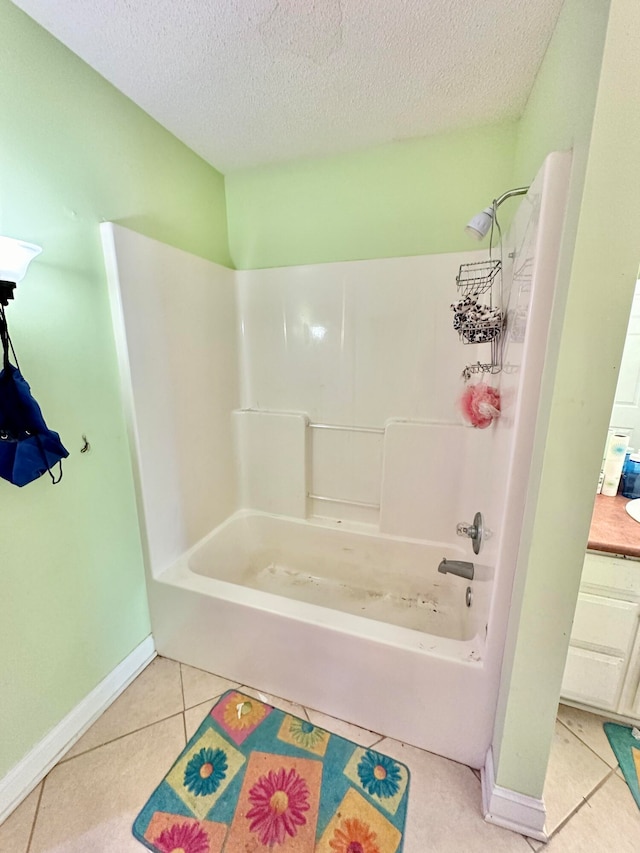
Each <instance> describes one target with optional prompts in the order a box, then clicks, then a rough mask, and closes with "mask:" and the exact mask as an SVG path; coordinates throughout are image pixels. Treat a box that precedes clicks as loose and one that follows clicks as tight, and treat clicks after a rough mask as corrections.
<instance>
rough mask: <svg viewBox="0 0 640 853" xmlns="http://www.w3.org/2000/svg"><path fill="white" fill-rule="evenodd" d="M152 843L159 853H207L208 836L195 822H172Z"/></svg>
mask: <svg viewBox="0 0 640 853" xmlns="http://www.w3.org/2000/svg"><path fill="white" fill-rule="evenodd" d="M153 843H154V844H155V846H156V847H157V848H158V850H159V851H160V853H209V836H208V835H207V833H206V832H205V831H204V829H202V828H201V827H199V826H198V825H197V824H195V823H174V825H173V826H170V827H169V829H163V830H162V832H161V833H160V835H159V836H158V837H157V838H156V840H155V841H154V842H153Z"/></svg>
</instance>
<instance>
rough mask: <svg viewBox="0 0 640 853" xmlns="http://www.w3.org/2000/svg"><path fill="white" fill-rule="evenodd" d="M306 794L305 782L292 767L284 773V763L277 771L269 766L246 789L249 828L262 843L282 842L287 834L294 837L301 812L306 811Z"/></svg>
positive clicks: (307, 794) (300, 824) (302, 820)
mask: <svg viewBox="0 0 640 853" xmlns="http://www.w3.org/2000/svg"><path fill="white" fill-rule="evenodd" d="M308 798H309V789H308V788H307V783H306V782H305V781H304V779H303V778H302V777H301V776H300V775H298V773H296V771H295V770H294V769H293V768H292V769H291V770H289V772H288V773H287V771H286V770H285V769H284V767H282V768H281V769H280V770H278V772H277V773H274V771H273V770H270V771H269V772H268V774H267V775H266V776H261V777H260V778H259V779H258V781H257V782H256V784H255V785H254V786H253V788H251V790H250V791H249V802H250V803H251V805H252V806H253V808H251V809H249V811H248V812H247V820H250V821H251V824H250V825H249V829H250V830H251V832H255V833H256V834H257V835H258V838H259V839H260V841H261V842H262V844H264V845H265V846H272V845H274V844H282V843H283V842H284V841H285V839H286V836H287V835H290V836H291V837H292V838H294V837H295V835H296V833H297V831H298V827H299V826H303V825H304V824H305V823H306V822H307V819H306V818H305V816H304V814H303V812H306V811H309V808H310V806H309V799H308Z"/></svg>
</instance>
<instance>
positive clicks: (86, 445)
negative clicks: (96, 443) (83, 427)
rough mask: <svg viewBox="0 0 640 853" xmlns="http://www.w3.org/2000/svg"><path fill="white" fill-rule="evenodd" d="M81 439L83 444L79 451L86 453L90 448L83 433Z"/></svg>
mask: <svg viewBox="0 0 640 853" xmlns="http://www.w3.org/2000/svg"><path fill="white" fill-rule="evenodd" d="M82 441H83V442H84V444H83V445H82V447H81V448H80V453H86V452H87V451H88V450H91V445H90V444H89V442H88V441H87V436H86V435H85V434H84V433H83V434H82Z"/></svg>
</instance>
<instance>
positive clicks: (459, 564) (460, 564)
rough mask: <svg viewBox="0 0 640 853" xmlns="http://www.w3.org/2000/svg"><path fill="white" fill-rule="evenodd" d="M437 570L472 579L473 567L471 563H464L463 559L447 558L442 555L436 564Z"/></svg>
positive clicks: (444, 573)
mask: <svg viewBox="0 0 640 853" xmlns="http://www.w3.org/2000/svg"><path fill="white" fill-rule="evenodd" d="M438 571H439V572H442V574H443V575H446V574H452V575H458V577H459V578H466V579H467V580H468V581H472V580H473V573H474V571H475V568H474V565H473V563H465V561H464V560H447V559H446V557H443V558H442V560H441V562H440V565H439V566H438Z"/></svg>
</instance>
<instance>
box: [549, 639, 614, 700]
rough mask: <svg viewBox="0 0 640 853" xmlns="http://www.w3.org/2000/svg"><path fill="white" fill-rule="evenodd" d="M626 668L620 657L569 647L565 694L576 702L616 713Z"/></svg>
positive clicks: (563, 684) (563, 688)
mask: <svg viewBox="0 0 640 853" xmlns="http://www.w3.org/2000/svg"><path fill="white" fill-rule="evenodd" d="M625 669H626V667H625V661H624V659H623V658H621V657H617V656H615V655H603V654H600V653H599V652H592V651H589V650H588V649H577V648H575V647H574V646H570V647H569V654H568V656H567V664H566V666H565V670H564V677H563V679H562V695H563V696H564V697H566V698H567V699H573V701H574V702H584V704H585V705H595V706H596V707H597V708H603V709H605V710H610V711H613V710H615V708H616V705H617V702H618V696H619V695H620V690H621V688H622V681H623V679H624V674H625Z"/></svg>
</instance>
